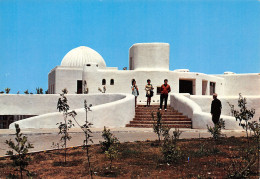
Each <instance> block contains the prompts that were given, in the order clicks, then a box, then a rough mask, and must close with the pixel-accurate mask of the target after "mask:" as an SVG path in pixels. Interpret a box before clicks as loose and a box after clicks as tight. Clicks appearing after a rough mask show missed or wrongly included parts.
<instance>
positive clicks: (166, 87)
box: [160, 79, 171, 111]
mask: <svg viewBox="0 0 260 179" xmlns="http://www.w3.org/2000/svg"><path fill="white" fill-rule="evenodd" d="M167 83H168V80H167V79H165V80H164V84H163V85H162V86H161V96H160V110H162V104H163V100H164V110H165V111H167V100H168V93H169V92H171V87H170V85H168V84H167Z"/></svg>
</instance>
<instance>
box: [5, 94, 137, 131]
mask: <svg viewBox="0 0 260 179" xmlns="http://www.w3.org/2000/svg"><path fill="white" fill-rule="evenodd" d="M108 96H113V99H119V100H116V101H112V102H107V103H105V104H100V105H95V106H94V105H93V107H91V110H92V111H90V112H88V116H87V117H88V121H90V122H92V123H93V126H92V127H96V128H102V127H104V126H107V127H124V126H125V125H126V124H127V123H129V122H130V121H131V120H132V119H133V118H134V115H135V107H134V103H135V100H134V96H133V95H129V94H99V95H93V96H92V95H89V96H88V97H87V101H88V104H91V103H90V102H89V100H88V99H89V97H90V98H91V99H93V97H95V98H97V99H101V98H107V99H109V97H108ZM108 101H109V100H108ZM69 104H70V102H69ZM74 110H75V111H76V113H77V116H76V119H77V121H78V122H79V124H80V125H83V124H84V121H85V120H86V112H85V110H84V108H78V109H74ZM62 121H63V115H62V113H59V112H54V113H48V114H43V115H39V116H36V117H31V118H27V119H23V120H20V121H16V122H15V123H18V124H19V125H20V127H21V128H57V125H56V124H57V123H59V122H62ZM73 123H74V124H75V122H73ZM75 127H78V126H75ZM9 128H10V129H13V128H14V123H12V124H10V126H9Z"/></svg>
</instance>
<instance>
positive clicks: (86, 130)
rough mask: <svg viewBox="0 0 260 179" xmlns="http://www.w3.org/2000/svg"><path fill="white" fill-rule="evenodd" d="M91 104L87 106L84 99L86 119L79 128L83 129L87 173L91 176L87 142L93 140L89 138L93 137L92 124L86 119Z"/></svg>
mask: <svg viewBox="0 0 260 179" xmlns="http://www.w3.org/2000/svg"><path fill="white" fill-rule="evenodd" d="M91 106H92V105H91V104H90V105H89V106H88V104H87V101H86V100H84V109H85V112H86V121H85V124H84V125H83V126H81V129H82V130H83V131H84V134H85V140H84V141H83V148H84V149H86V154H87V159H88V167H89V173H90V177H91V178H93V171H92V168H91V163H90V153H89V147H90V145H89V143H90V142H91V143H93V140H92V139H91V138H92V137H93V136H92V131H91V130H90V128H91V126H92V125H93V124H92V123H90V122H89V121H88V112H89V111H91V109H90V107H91Z"/></svg>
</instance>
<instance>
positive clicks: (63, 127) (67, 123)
mask: <svg viewBox="0 0 260 179" xmlns="http://www.w3.org/2000/svg"><path fill="white" fill-rule="evenodd" d="M60 96H61V97H60V98H59V99H58V103H57V109H58V110H59V112H62V113H63V119H64V122H60V123H57V125H59V126H58V128H59V130H60V131H59V134H61V135H62V136H61V139H60V140H61V142H63V144H62V147H63V148H64V151H65V152H64V157H65V164H66V162H67V161H66V157H67V141H68V140H70V139H71V136H70V135H69V133H68V131H69V129H70V128H71V127H72V126H74V124H73V123H72V121H71V120H70V119H68V116H72V117H73V118H74V117H75V115H77V113H76V112H75V111H72V112H68V110H69V108H70V107H69V105H68V100H67V98H66V97H65V94H64V93H62V94H60Z"/></svg>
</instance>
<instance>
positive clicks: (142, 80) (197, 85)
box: [83, 68, 224, 103]
mask: <svg viewBox="0 0 260 179" xmlns="http://www.w3.org/2000/svg"><path fill="white" fill-rule="evenodd" d="M166 78H167V79H168V84H169V85H170V86H171V89H172V93H178V92H179V80H180V79H186V80H195V82H194V91H195V94H198V95H201V94H202V81H203V80H207V81H208V85H207V88H208V91H209V88H210V85H209V83H210V82H216V92H217V93H219V94H222V93H223V90H224V89H223V84H224V79H223V78H220V77H216V76H214V75H206V74H203V73H190V72H173V71H135V70H129V71H123V70H109V71H108V70H98V68H96V69H95V68H89V69H88V68H84V72H83V80H86V82H87V87H88V89H89V93H97V92H98V87H100V88H102V87H103V86H102V79H105V80H106V89H107V92H108V93H118V92H120V93H129V94H131V92H132V91H131V80H132V79H135V80H136V82H137V86H138V88H139V93H140V95H139V97H138V102H141V103H144V102H146V100H147V98H146V97H145V95H146V92H145V85H146V84H147V79H150V80H151V83H152V85H153V86H154V88H155V95H154V97H152V103H159V100H160V95H159V94H158V95H157V94H156V87H157V86H161V85H162V84H163V83H164V79H166ZM111 79H114V85H110V80H111Z"/></svg>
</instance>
